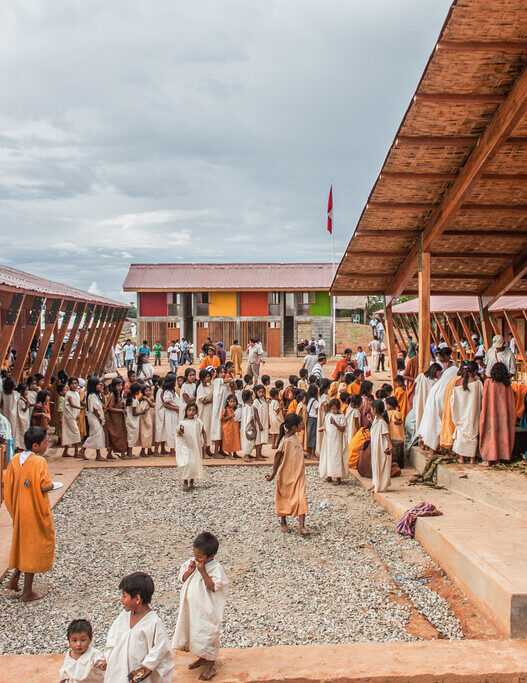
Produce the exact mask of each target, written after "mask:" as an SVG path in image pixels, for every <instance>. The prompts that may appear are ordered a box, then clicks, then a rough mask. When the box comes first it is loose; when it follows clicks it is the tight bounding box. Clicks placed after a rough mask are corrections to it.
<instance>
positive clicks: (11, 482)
mask: <svg viewBox="0 0 527 683" xmlns="http://www.w3.org/2000/svg"><path fill="white" fill-rule="evenodd" d="M50 484H51V477H50V474H49V470H48V466H47V463H46V461H45V459H44V458H43V457H41V456H40V455H36V454H35V453H31V455H29V456H28V458H27V460H26V461H25V462H24V464H23V465H22V466H21V465H20V455H15V457H14V458H13V459H12V460H11V462H10V463H9V465H8V467H7V470H6V471H5V474H4V495H5V504H6V508H7V509H8V511H9V514H10V515H11V518H12V519H13V540H12V542H11V556H10V558H9V568H10V569H19V570H20V571H21V572H27V573H29V574H37V573H38V574H40V573H41V572H49V571H50V570H51V569H52V568H53V558H54V556H55V527H54V525H53V517H52V516H51V505H50V504H49V498H48V494H47V493H42V491H41V488H42V487H46V486H49V485H50Z"/></svg>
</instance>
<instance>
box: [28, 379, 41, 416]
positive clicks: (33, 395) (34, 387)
mask: <svg viewBox="0 0 527 683" xmlns="http://www.w3.org/2000/svg"><path fill="white" fill-rule="evenodd" d="M38 392H39V388H38V383H37V378H36V377H30V378H29V379H28V381H27V402H28V403H29V419H30V420H31V418H32V417H33V408H34V407H35V404H36V402H37V396H38Z"/></svg>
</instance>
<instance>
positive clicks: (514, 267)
mask: <svg viewBox="0 0 527 683" xmlns="http://www.w3.org/2000/svg"><path fill="white" fill-rule="evenodd" d="M525 274H527V249H524V250H523V251H522V253H521V254H520V255H519V256H517V257H516V258H515V259H514V261H513V262H512V263H511V264H510V265H509V266H508V267H507V268H506V269H505V270H504V271H503V272H502V273H501V275H500V276H499V277H497V278H496V279H495V280H494V282H492V283H491V284H490V285H489V286H488V287H487V289H486V290H485V291H484V292H483V294H482V295H481V299H482V302H483V306H484V308H486V309H488V307H489V306H492V304H493V303H494V302H495V301H497V300H498V299H499V298H500V296H503V295H504V294H506V293H507V292H508V291H509V289H511V287H513V286H514V285H515V284H516V283H517V282H518V281H519V280H521V279H522V277H523V276H524V275H525Z"/></svg>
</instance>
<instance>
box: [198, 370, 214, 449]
mask: <svg viewBox="0 0 527 683" xmlns="http://www.w3.org/2000/svg"><path fill="white" fill-rule="evenodd" d="M196 403H197V404H198V417H199V419H200V420H201V421H202V422H203V428H204V430H205V434H206V435H207V437H206V440H205V454H206V455H207V456H208V457H209V458H212V451H211V450H210V447H211V446H212V438H211V427H212V375H211V373H210V371H209V370H200V371H199V382H198V387H197V389H196Z"/></svg>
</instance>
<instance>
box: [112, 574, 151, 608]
mask: <svg viewBox="0 0 527 683" xmlns="http://www.w3.org/2000/svg"><path fill="white" fill-rule="evenodd" d="M154 588H155V587H154V580H153V579H152V577H151V576H150V575H149V574H145V572H134V573H133V574H128V576H125V577H124V579H121V583H120V584H119V590H120V591H123V593H128V595H129V596H130V597H131V598H135V597H137V596H139V597H140V598H141V602H142V603H143V605H149V604H150V601H151V600H152V596H153V595H154Z"/></svg>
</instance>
